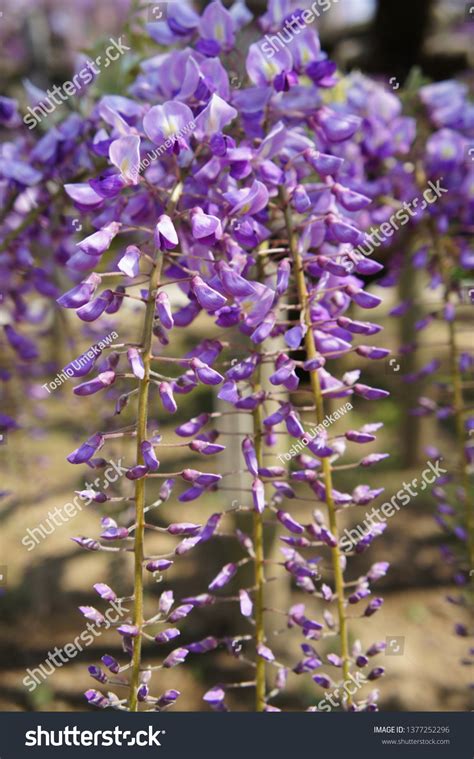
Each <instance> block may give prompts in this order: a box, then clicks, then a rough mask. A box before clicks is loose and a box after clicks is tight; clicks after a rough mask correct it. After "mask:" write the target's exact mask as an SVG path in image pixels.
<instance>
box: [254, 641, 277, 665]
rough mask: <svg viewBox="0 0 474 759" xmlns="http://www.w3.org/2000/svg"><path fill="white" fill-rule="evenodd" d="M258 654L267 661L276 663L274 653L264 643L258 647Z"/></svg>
mask: <svg viewBox="0 0 474 759" xmlns="http://www.w3.org/2000/svg"><path fill="white" fill-rule="evenodd" d="M257 654H258V655H259V656H261V657H262V659H265V661H275V655H274V653H273V651H272V650H271V649H270V648H268V646H265V645H264V644H263V643H259V644H258V645H257Z"/></svg>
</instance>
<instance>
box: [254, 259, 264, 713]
mask: <svg viewBox="0 0 474 759" xmlns="http://www.w3.org/2000/svg"><path fill="white" fill-rule="evenodd" d="M257 267H258V280H259V282H261V281H262V279H263V276H264V270H263V269H264V261H263V257H262V256H259V257H258V262H257ZM254 390H255V391H256V392H258V391H259V390H261V364H260V363H258V365H257V369H256V381H255V385H254ZM253 438H254V445H255V453H256V457H257V463H258V466H259V467H262V466H263V409H262V406H261V404H259V405H258V406H257V408H256V409H255V410H254V411H253ZM253 542H254V549H255V644H256V645H257V646H258V645H259V644H261V643H264V641H265V628H264V615H263V609H264V597H263V586H264V583H265V574H264V559H265V551H264V544H263V515H262V514H260V513H259V512H258V511H254V514H253ZM265 670H266V667H265V660H264V659H263V658H262V657H261V656H258V655H257V657H256V672H255V682H256V689H255V690H256V692H255V697H256V704H255V708H256V711H257V712H262V711H264V708H265V695H266V672H265Z"/></svg>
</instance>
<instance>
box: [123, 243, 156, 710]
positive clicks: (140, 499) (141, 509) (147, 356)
mask: <svg viewBox="0 0 474 759" xmlns="http://www.w3.org/2000/svg"><path fill="white" fill-rule="evenodd" d="M162 260H163V259H162V256H161V255H160V257H159V258H158V260H157V261H156V263H155V266H154V267H153V271H152V273H151V276H150V284H149V288H148V298H147V304H146V311H145V323H144V327H143V339H142V346H143V352H142V359H143V365H144V367H145V374H144V377H143V379H142V380H140V383H139V386H138V421H137V464H143V463H144V461H143V455H142V451H141V444H142V443H143V441H144V440H146V439H147V422H148V396H149V389H150V367H151V355H152V351H151V345H152V340H153V319H154V316H155V297H156V288H157V287H158V284H159V279H160V271H161V263H162ZM145 483H146V478H145V477H141V478H140V479H139V480H137V481H136V483H135V509H136V516H135V520H136V525H137V526H136V529H135V552H134V556H135V571H134V607H133V624H134V625H136V626H137V627H138V630H139V633H138V635H137V636H136V638H134V641H133V656H132V675H131V681H130V703H129V709H130V711H131V712H136V711H138V700H137V692H138V686H139V684H140V665H141V651H142V626H143V621H144V620H143V561H144V558H145V546H144V543H145Z"/></svg>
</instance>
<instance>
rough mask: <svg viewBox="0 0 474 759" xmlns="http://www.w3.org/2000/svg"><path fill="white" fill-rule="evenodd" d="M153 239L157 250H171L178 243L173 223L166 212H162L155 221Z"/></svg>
mask: <svg viewBox="0 0 474 759" xmlns="http://www.w3.org/2000/svg"><path fill="white" fill-rule="evenodd" d="M154 240H155V245H156V247H157V248H158V249H159V250H172V249H173V248H176V246H177V245H178V244H179V239H178V235H177V232H176V229H175V227H174V224H173V222H172V221H171V219H170V217H169V216H167V215H166V214H162V215H161V216H160V217H159V219H158V221H157V224H156V227H155V236H154Z"/></svg>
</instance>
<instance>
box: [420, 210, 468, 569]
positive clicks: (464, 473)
mask: <svg viewBox="0 0 474 759" xmlns="http://www.w3.org/2000/svg"><path fill="white" fill-rule="evenodd" d="M428 229H429V232H430V233H431V238H432V241H433V246H434V249H435V255H436V258H437V259H438V263H439V266H440V269H441V272H442V275H443V279H444V287H445V302H446V303H448V300H449V292H450V289H451V288H450V285H451V273H450V265H449V260H448V256H447V251H446V245H445V244H444V243H443V240H442V239H441V238H440V236H439V234H438V232H437V229H436V226H435V225H434V223H433V222H431V223H430V224H429V225H428ZM448 329H449V348H450V356H449V359H450V371H451V381H452V383H453V409H454V419H455V428H456V442H457V448H458V465H459V475H460V480H461V485H462V488H463V490H464V495H465V505H464V512H465V513H464V520H465V525H466V530H467V546H468V558H469V566H470V567H471V568H472V567H474V501H473V499H471V498H470V493H469V490H470V487H469V471H468V463H467V460H466V454H465V451H464V445H465V438H466V433H465V429H464V416H465V409H466V404H465V403H464V397H463V387H462V376H461V371H460V368H459V351H458V346H457V341H456V325H455V322H454V321H453V320H452V321H449V322H448Z"/></svg>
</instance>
